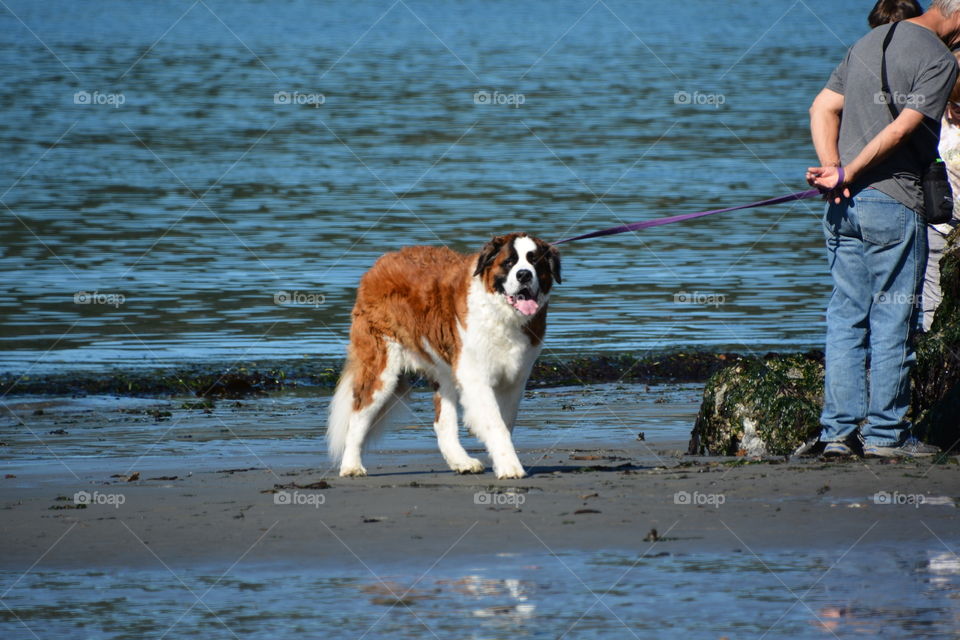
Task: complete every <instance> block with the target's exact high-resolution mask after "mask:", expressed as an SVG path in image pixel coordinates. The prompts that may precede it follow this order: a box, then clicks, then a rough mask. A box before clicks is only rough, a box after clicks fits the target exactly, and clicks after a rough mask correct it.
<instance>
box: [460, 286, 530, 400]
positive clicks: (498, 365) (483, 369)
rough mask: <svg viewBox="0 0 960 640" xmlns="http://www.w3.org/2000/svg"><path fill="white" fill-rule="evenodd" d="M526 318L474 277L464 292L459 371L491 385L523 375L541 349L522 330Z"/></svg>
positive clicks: (524, 375)
mask: <svg viewBox="0 0 960 640" xmlns="http://www.w3.org/2000/svg"><path fill="white" fill-rule="evenodd" d="M527 320H528V318H525V317H524V316H522V315H520V314H519V313H517V311H516V310H515V309H514V308H513V307H512V306H510V305H509V304H507V302H506V301H505V300H504V297H503V296H502V295H500V294H497V293H490V292H488V291H487V290H486V288H485V287H484V286H483V283H482V282H481V281H480V279H479V278H474V279H473V280H472V281H471V282H470V289H469V291H468V292H467V318H466V327H463V326H461V327H460V340H461V345H462V347H461V348H462V351H461V354H460V362H459V363H458V367H457V369H458V371H460V372H465V371H467V370H468V371H470V374H471V376H474V375H480V376H482V377H483V378H485V379H484V380H482V382H484V383H486V384H489V385H491V386H500V385H502V384H510V383H513V382H515V381H517V380H518V379H519V378H523V379H526V377H527V375H529V372H530V367H531V366H532V365H533V361H534V360H536V358H537V355H538V354H539V353H540V345H537V346H536V347H535V346H533V345H532V344H531V343H530V338H529V336H528V335H527V334H526V333H525V332H524V330H523V326H524V323H525V321H527ZM478 382H479V381H478Z"/></svg>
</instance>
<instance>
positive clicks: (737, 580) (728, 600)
mask: <svg viewBox="0 0 960 640" xmlns="http://www.w3.org/2000/svg"><path fill="white" fill-rule="evenodd" d="M732 546H735V544H734V545H732ZM344 553H345V560H344V566H341V567H336V568H329V567H320V566H312V565H311V564H310V561H309V559H306V560H305V561H304V562H303V563H302V564H301V565H300V566H298V567H297V568H295V569H290V568H276V567H260V566H249V565H243V564H240V565H239V566H235V567H203V568H191V569H188V570H184V569H179V568H177V569H174V568H170V569H169V570H168V569H164V568H163V567H161V566H158V567H157V568H156V569H149V570H111V571H109V572H100V571H75V572H64V571H56V570H48V569H43V568H38V569H37V570H34V571H33V572H31V573H29V574H27V575H25V576H21V575H19V574H13V573H10V572H0V585H3V588H4V590H5V595H4V603H5V604H6V606H7V608H6V609H4V610H0V632H2V633H3V636H4V637H5V638H28V637H29V638H90V639H94V638H116V639H120V638H138V639H139V638H144V637H166V638H196V637H204V638H221V637H222V638H233V637H242V638H276V637H294V636H295V637H303V638H330V637H338V638H348V637H349V638H363V637H369V638H379V637H389V638H424V637H436V638H448V637H449V638H454V637H456V638H499V637H508V636H509V637H519V638H560V637H570V638H631V637H637V638H664V637H683V638H704V639H707V638H718V637H724V636H726V637H736V638H743V637H773V638H785V637H789V638H832V637H913V638H943V637H953V636H954V635H955V634H957V633H958V632H960V606H958V601H957V598H958V594H960V564H958V562H957V556H956V555H954V554H952V553H949V552H945V551H943V550H942V549H929V550H928V549H916V550H903V549H901V550H891V549H857V550H854V551H852V552H850V553H849V554H845V555H842V552H839V551H838V552H837V553H836V554H829V553H823V552H802V553H786V552H783V553H763V554H760V555H753V554H752V553H750V552H749V551H748V550H746V549H741V550H740V551H739V552H733V553H729V554H722V555H721V554H689V555H687V554H681V555H665V554H664V555H660V554H658V553H657V552H656V549H653V550H651V551H647V552H646V553H645V554H643V555H641V553H624V552H598V553H561V554H557V555H553V554H551V553H549V552H547V551H544V552H543V553H532V554H524V555H517V554H510V553H504V554H502V555H499V556H496V557H478V558H445V559H443V560H441V561H439V562H437V563H434V561H433V559H424V560H423V562H422V566H421V565H419V564H416V563H414V562H409V563H406V564H397V563H392V564H381V563H376V562H372V563H365V564H361V563H359V562H355V561H352V560H348V559H347V558H349V556H348V555H347V552H346V551H345V552H344ZM158 564H159V563H158Z"/></svg>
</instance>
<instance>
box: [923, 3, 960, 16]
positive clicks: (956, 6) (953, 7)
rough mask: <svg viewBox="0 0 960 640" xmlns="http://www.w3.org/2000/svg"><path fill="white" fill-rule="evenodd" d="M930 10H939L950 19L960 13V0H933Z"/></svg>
mask: <svg viewBox="0 0 960 640" xmlns="http://www.w3.org/2000/svg"><path fill="white" fill-rule="evenodd" d="M930 8H931V9H937V10H939V11H940V13H942V14H943V17H944V18H950V17H952V16H953V14H955V13H957V12H958V11H960V0H933V4H931V5H930Z"/></svg>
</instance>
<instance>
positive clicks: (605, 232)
mask: <svg viewBox="0 0 960 640" xmlns="http://www.w3.org/2000/svg"><path fill="white" fill-rule="evenodd" d="M837 170H838V171H837V173H838V174H839V175H838V178H839V180H838V181H837V187H839V186H841V185H843V178H844V175H843V167H837ZM837 187H834V189H836V188H837ZM824 193H825V192H824V191H820V190H819V189H809V190H807V191H797V192H796V193H790V194H787V195H785V196H778V197H776V198H769V199H767V200H760V201H758V202H751V203H750V204H741V205H739V206H736V207H727V208H726V209H712V210H710V211H697V212H696V213H683V214H680V215H678V216H667V217H665V218H654V219H653V220H644V221H642V222H633V223H631V224H623V225H619V226H616V227H610V228H609V229H601V230H600V231H591V232H590V233H585V234H583V235H580V236H574V237H572V238H564V239H563V240H558V241H557V242H554V243H553V244H563V243H564V242H573V241H574V240H585V239H587V238H599V237H601V236H613V235H616V234H618V233H626V232H627V231H638V230H640V229H649V228H650V227H659V226H660V225H664V224H672V223H674V222H683V221H684V220H693V219H694V218H702V217H703V216H711V215H713V214H715V213H727V212H728V211H738V210H740V209H753V208H754V207H765V206H768V205H774V204H783V203H784V202H793V201H794V200H805V199H807V198H813V197H814V196H819V195H823V194H824Z"/></svg>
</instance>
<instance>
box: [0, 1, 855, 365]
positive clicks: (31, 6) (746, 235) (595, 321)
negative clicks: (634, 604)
mask: <svg viewBox="0 0 960 640" xmlns="http://www.w3.org/2000/svg"><path fill="white" fill-rule="evenodd" d="M848 4H849V5H850V6H847V5H844V9H843V10H842V11H840V10H838V9H837V6H836V3H834V2H830V1H829V0H807V1H802V2H801V1H798V2H792V3H791V2H767V1H765V0H744V1H741V2H736V3H724V4H720V3H717V2H711V1H708V0H691V1H690V2H685V3H673V4H669V5H664V4H663V3H656V4H653V3H646V2H625V1H617V0H611V1H609V2H608V1H604V2H589V1H580V2H574V1H565V0H564V1H558V2H525V3H511V2H503V1H501V2H487V1H483V2H481V1H477V0H455V1H452V2H424V1H419V0H410V1H407V0H404V1H402V2H401V1H397V2H392V1H390V0H382V1H368V0H359V1H355V2H334V3H310V2H302V1H296V0H276V1H270V2H266V1H256V0H234V1H230V2H227V1H226V0H204V1H202V2H191V1H190V0H183V1H178V2H137V3H126V2H110V1H107V0H94V1H89V2H83V3H76V2H66V1H62V0H51V1H49V2H42V3H40V2H32V1H29V0H9V1H7V2H5V3H4V4H3V6H0V64H2V66H3V69H4V70H5V73H4V74H2V75H0V113H2V117H0V149H2V153H0V238H2V242H0V271H2V273H3V275H4V282H5V286H4V287H2V288H0V326H2V333H0V369H4V370H14V371H19V372H22V371H25V370H31V371H34V372H36V371H42V370H54V369H55V370H62V369H65V368H73V369H89V368H97V367H102V366H108V365H121V366H125V367H129V366H137V365H154V364H171V363H182V362H185V361H191V362H192V361H204V360H219V361H223V360H233V359H240V358H245V359H247V360H254V359H259V358H281V359H282V358H292V357H302V356H322V357H328V356H329V357H339V356H341V355H342V354H343V350H344V342H345V340H346V336H347V328H348V323H349V311H350V307H351V305H352V299H353V294H354V288H355V286H356V282H357V281H358V279H359V277H360V275H361V274H362V273H363V271H364V270H365V269H366V268H367V267H368V266H369V265H370V264H371V263H372V262H373V260H374V259H375V258H376V257H377V256H379V255H380V254H382V253H383V252H384V251H388V250H391V249H396V248H398V247H401V246H403V245H408V244H423V243H426V244H448V245H450V246H451V247H453V248H456V249H458V250H464V251H472V250H476V249H478V248H479V246H480V245H481V244H482V243H483V242H484V241H485V240H486V239H487V238H488V237H489V236H491V235H493V234H495V233H502V232H509V231H513V230H526V231H529V232H531V233H534V234H537V235H541V236H543V237H544V238H546V239H548V240H554V239H557V238H559V237H561V236H565V235H569V234H573V233H577V232H583V231H587V230H592V229H595V228H599V227H604V226H609V225H611V224H616V223H619V222H621V221H632V220H636V219H645V218H649V217H654V216H661V215H668V214H675V213H678V212H688V211H696V210H699V209H703V208H712V207H716V206H723V205H729V204H735V203H742V202H747V201H751V200H755V199H760V198H766V197H770V196H772V195H777V194H781V193H785V192H789V191H793V190H797V189H800V188H803V187H804V186H805V185H804V184H803V182H802V176H803V171H804V169H805V168H806V167H807V166H808V165H809V164H810V163H811V161H812V160H813V157H814V156H813V153H812V149H811V145H810V143H809V134H808V131H807V107H808V105H809V103H810V100H811V99H812V97H813V96H814V95H815V94H816V92H817V91H818V90H819V88H820V87H821V86H822V85H823V83H824V82H825V80H826V78H827V76H828V74H829V72H830V70H831V68H832V66H833V65H834V64H835V63H836V62H837V61H838V60H839V59H840V58H841V57H842V55H843V52H844V50H845V47H846V46H847V45H849V44H851V43H852V42H853V41H854V40H855V38H856V37H857V36H858V35H860V34H861V33H862V32H863V31H864V30H865V28H866V24H865V18H864V16H865V15H866V12H867V11H868V10H869V7H870V5H872V2H860V3H848ZM484 92H486V93H484ZM278 94H279V97H278ZM487 95H489V99H487V98H486V97H487ZM321 102H322V104H321ZM521 102H522V104H520V103H521ZM818 209H819V205H818V204H817V203H815V202H809V201H808V202H805V203H795V204H790V205H782V206H779V207H772V208H767V209H763V210H755V211H750V212H739V213H734V214H729V215H723V216H720V217H716V218H711V219H706V220H701V221H697V222H692V223H688V224H684V225H683V226H669V227H663V228H658V229H655V230H649V231H645V232H643V233H642V234H640V235H624V236H617V237H612V238H607V239H601V240H594V241H589V242H584V243H579V244H578V243H574V244H571V245H566V246H565V247H564V248H563V255H564V273H565V281H564V284H563V285H562V286H561V287H559V288H558V289H557V292H556V296H555V298H554V300H553V302H552V303H551V310H552V315H551V326H550V334H549V338H548V349H549V350H550V352H552V353H554V354H556V355H567V354H572V353H584V352H589V353H594V352H609V351H640V352H643V351H647V350H652V351H662V350H670V349H676V348H729V349H734V350H737V351H741V352H750V351H761V352H762V351H764V350H768V349H779V350H785V349H794V348H808V347H816V346H819V345H820V344H821V342H822V334H823V319H822V316H823V310H824V308H825V304H826V297H827V294H828V276H827V273H826V269H825V260H824V256H823V250H822V240H821V231H820V226H819V222H818ZM280 292H287V293H289V294H293V293H296V294H298V299H299V300H301V301H303V304H302V305H300V306H286V305H282V304H276V303H275V299H276V295H277V294H278V293H280ZM281 298H282V296H281Z"/></svg>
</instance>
